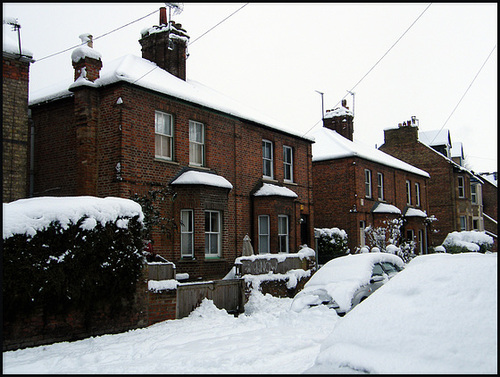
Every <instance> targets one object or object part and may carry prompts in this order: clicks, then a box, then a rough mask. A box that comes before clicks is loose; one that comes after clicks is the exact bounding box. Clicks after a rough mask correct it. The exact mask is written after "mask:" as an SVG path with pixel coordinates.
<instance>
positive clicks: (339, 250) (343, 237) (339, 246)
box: [314, 228, 349, 264]
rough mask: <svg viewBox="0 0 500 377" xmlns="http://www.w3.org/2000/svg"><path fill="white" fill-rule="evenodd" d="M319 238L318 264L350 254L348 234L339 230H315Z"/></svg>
mask: <svg viewBox="0 0 500 377" xmlns="http://www.w3.org/2000/svg"><path fill="white" fill-rule="evenodd" d="M314 233H315V236H316V237H317V238H318V264H325V263H326V262H328V261H329V260H331V259H333V258H337V257H341V256H343V255H347V254H349V247H348V246H347V233H346V231H345V230H342V229H339V228H315V229H314Z"/></svg>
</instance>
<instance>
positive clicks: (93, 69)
mask: <svg viewBox="0 0 500 377" xmlns="http://www.w3.org/2000/svg"><path fill="white" fill-rule="evenodd" d="M79 38H80V39H81V41H82V45H81V46H79V47H77V48H75V49H74V50H73V52H72V53H71V60H72V63H73V68H74V70H75V75H74V77H75V81H76V80H77V79H78V78H80V77H82V78H84V79H87V80H89V81H92V82H94V81H95V80H97V79H98V78H99V72H100V71H101V68H102V61H101V54H100V53H99V52H97V51H96V50H94V49H93V45H94V43H93V41H92V35H91V34H89V33H84V34H81V35H80V36H79ZM85 42H87V45H84V44H83V43H85Z"/></svg>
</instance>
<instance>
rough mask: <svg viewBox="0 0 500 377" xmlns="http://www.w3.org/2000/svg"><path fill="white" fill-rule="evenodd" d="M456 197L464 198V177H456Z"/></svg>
mask: <svg viewBox="0 0 500 377" xmlns="http://www.w3.org/2000/svg"><path fill="white" fill-rule="evenodd" d="M458 197H459V198H465V184H464V177H462V176H460V177H458Z"/></svg>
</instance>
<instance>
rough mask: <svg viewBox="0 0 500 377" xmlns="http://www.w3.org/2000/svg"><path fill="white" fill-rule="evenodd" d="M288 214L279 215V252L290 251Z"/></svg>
mask: <svg viewBox="0 0 500 377" xmlns="http://www.w3.org/2000/svg"><path fill="white" fill-rule="evenodd" d="M288 240H289V237H288V216H286V215H279V216H278V243H279V252H280V253H288V250H289V248H288V244H289V241H288Z"/></svg>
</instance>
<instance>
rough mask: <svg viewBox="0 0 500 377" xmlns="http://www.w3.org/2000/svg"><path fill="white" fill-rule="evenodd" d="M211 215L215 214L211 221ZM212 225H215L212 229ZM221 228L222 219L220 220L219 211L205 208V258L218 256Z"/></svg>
mask: <svg viewBox="0 0 500 377" xmlns="http://www.w3.org/2000/svg"><path fill="white" fill-rule="evenodd" d="M207 215H208V216H209V221H208V223H207ZM212 215H215V216H216V219H215V222H213V221H212ZM207 225H208V226H207ZM213 225H216V226H215V227H216V229H214V228H215V227H214V226H213ZM207 228H208V229H207ZM221 229H222V221H221V213H220V211H210V210H206V211H205V258H219V257H220V250H221ZM214 242H215V243H216V245H215V248H214ZM214 249H215V252H214Z"/></svg>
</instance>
